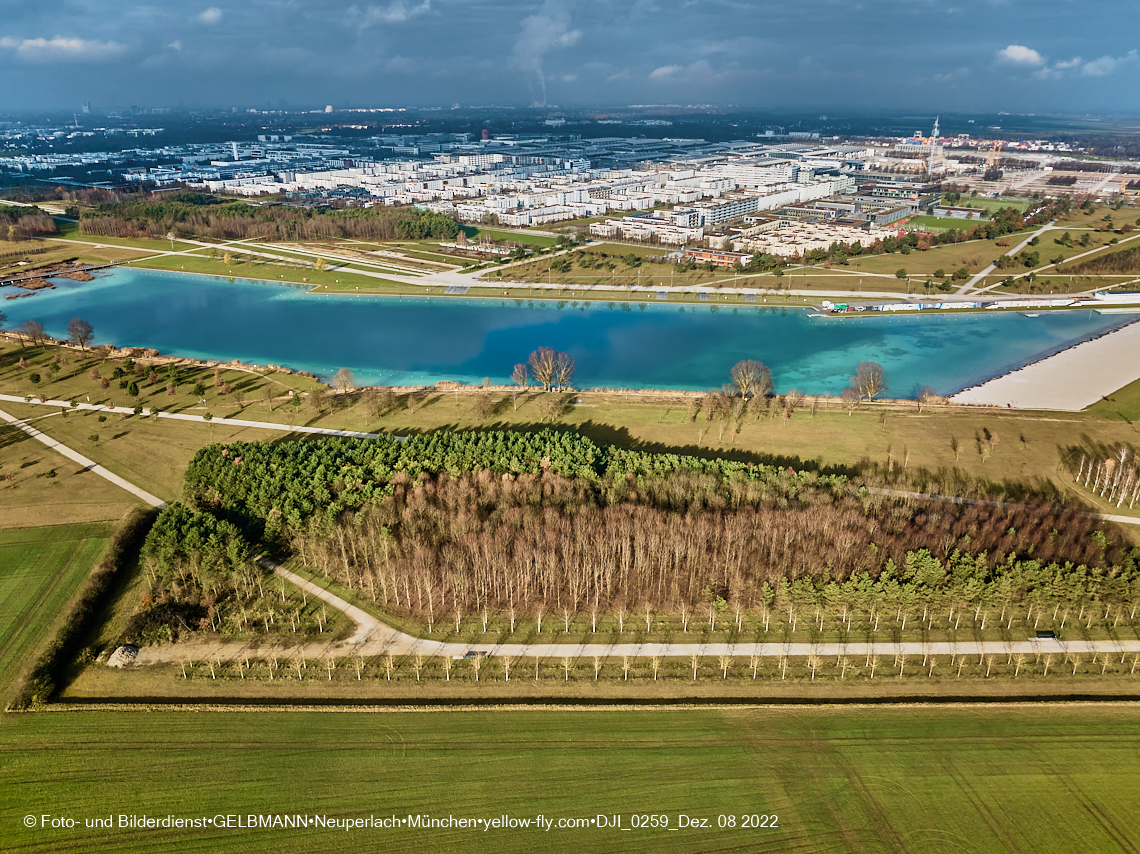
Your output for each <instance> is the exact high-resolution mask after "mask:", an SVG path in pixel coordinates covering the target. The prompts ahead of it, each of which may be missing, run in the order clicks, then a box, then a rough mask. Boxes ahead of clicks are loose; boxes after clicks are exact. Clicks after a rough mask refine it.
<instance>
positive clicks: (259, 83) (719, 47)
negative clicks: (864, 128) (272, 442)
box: [0, 0, 1140, 113]
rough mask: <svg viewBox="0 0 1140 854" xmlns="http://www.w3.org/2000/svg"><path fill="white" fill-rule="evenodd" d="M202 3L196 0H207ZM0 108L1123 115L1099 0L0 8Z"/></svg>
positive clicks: (1133, 15) (51, 0)
mask: <svg viewBox="0 0 1140 854" xmlns="http://www.w3.org/2000/svg"><path fill="white" fill-rule="evenodd" d="M215 2H216V4H217V5H210V4H211V3H215ZM5 5H6V6H8V7H9V8H6V9H5V16H4V22H3V24H0V62H3V64H4V67H5V81H6V84H7V85H6V86H5V87H3V89H2V90H0V109H4V110H10V111H20V110H37V109H56V110H59V109H76V108H78V107H79V106H80V105H81V104H83V103H85V102H92V103H94V104H96V105H100V104H102V105H110V104H116V105H125V104H137V105H139V106H142V107H150V106H174V105H178V104H183V105H186V106H188V107H195V106H202V107H225V106H230V105H233V106H239V107H243V108H249V107H255V108H261V109H265V108H282V107H288V108H290V109H311V108H314V107H319V106H323V105H324V104H326V103H329V104H332V105H334V106H335V107H338V108H339V107H366V106H378V107H379V106H388V105H397V104H403V105H419V106H427V105H433V104H434V105H439V106H450V105H451V104H452V103H460V104H502V105H516V106H526V105H542V104H558V105H562V106H565V107H568V108H569V107H580V106H586V105H599V106H624V105H628V104H635V103H645V104H668V103H678V104H694V103H698V104H709V105H714V106H723V105H729V104H731V105H735V106H737V107H739V108H742V109H752V108H759V109H763V108H774V109H781V108H789V107H797V106H799V107H804V106H818V107H820V108H828V107H830V108H832V109H836V108H846V109H849V110H855V109H885V108H892V107H895V108H913V107H918V106H923V107H926V108H927V109H928V111H929V112H932V113H934V112H948V111H956V110H957V111H985V110H989V111H999V110H1007V111H1014V112H1019V113H1025V112H1068V113H1073V112H1078V113H1079V112H1113V113H1140V91H1138V90H1137V88H1136V87H1135V86H1134V85H1131V86H1130V85H1128V84H1129V83H1130V82H1132V81H1134V80H1135V79H1136V78H1137V76H1138V74H1140V53H1138V49H1140V37H1138V36H1137V33H1140V7H1136V6H1135V5H1133V4H1121V3H1108V2H1106V0H1088V1H1087V2H1083V3H1079V4H1078V3H1075V2H1072V0H1040V2H1036V3H1034V4H1032V5H1031V6H1030V5H1028V4H1026V3H1023V2H1016V0H958V2H949V3H935V2H932V0H909V2H903V0H877V2H869V0H867V1H866V2H847V0H820V1H819V2H816V3H812V4H767V3H748V2H740V0H701V2H699V3H695V2H666V0H633V2H616V0H546V2H487V0H383V2H379V3H375V4H368V3H361V2H350V0H236V1H235V2H222V0H207V2H205V3H201V4H198V5H190V6H187V5H180V6H174V5H170V6H153V5H142V4H137V3H131V2H127V3H123V2H118V1H117V0H116V2H110V0H80V2H77V3H76V2H72V3H65V2H63V0H45V2H43V3H39V4H15V3H11V2H10V3H7V4H5Z"/></svg>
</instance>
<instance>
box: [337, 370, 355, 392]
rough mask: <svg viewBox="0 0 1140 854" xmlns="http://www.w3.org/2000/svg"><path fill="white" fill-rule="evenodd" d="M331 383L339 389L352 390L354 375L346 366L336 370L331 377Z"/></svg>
mask: <svg viewBox="0 0 1140 854" xmlns="http://www.w3.org/2000/svg"><path fill="white" fill-rule="evenodd" d="M333 385H334V386H336V387H337V388H338V389H340V390H341V391H352V390H353V389H354V388H356V377H354V376H353V375H352V371H351V370H349V369H348V368H341V369H340V370H339V371H337V372H336V376H334V377H333Z"/></svg>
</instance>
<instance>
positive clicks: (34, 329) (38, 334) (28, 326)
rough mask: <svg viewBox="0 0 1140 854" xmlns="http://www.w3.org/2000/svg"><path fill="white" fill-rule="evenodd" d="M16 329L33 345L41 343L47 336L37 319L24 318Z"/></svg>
mask: <svg viewBox="0 0 1140 854" xmlns="http://www.w3.org/2000/svg"><path fill="white" fill-rule="evenodd" d="M16 331H17V332H19V333H20V334H21V335H23V336H25V337H26V338H28V339H29V340H30V341H31V342H32V346H33V347H35V346H39V345H42V344H43V343H44V339H45V338H46V337H47V333H45V332H44V325H43V324H42V323H40V322H39V321H38V320H25V321H24V322H23V323H21V324H20V325H19V327H18V328H17V329H16Z"/></svg>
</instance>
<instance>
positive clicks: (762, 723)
mask: <svg viewBox="0 0 1140 854" xmlns="http://www.w3.org/2000/svg"><path fill="white" fill-rule="evenodd" d="M1138 740H1140V737H1138V735H1137V718H1136V714H1135V710H1134V709H1132V708H1131V707H1130V706H1118V705H1111V706H1098V707H1088V706H1076V707H1066V708H1058V709H1040V708H1010V707H991V708H988V709H985V710H981V711H980V710H978V709H976V708H970V709H961V708H943V709H922V710H918V709H914V708H897V709H797V710H795V713H794V714H792V713H789V710H786V709H763V708H760V709H708V710H681V709H678V710H670V711H660V712H655V713H646V712H643V711H634V712H631V711H594V712H586V713H583V712H567V711H550V710H544V711H523V710H519V711H473V712H468V713H465V714H443V715H441V714H425V713H404V714H384V715H375V714H353V713H343V712H336V713H331V712H326V713H321V712H312V711H298V712H292V713H290V712H266V713H262V714H257V713H254V714H248V713H246V714H243V713H240V712H218V713H214V714H201V713H187V712H164V713H161V714H153V713H152V714H141V713H132V714H123V713H117V712H84V713H74V714H49V715H25V716H20V717H16V718H12V719H9V720H7V721H5V723H4V726H3V727H2V728H0V756H2V759H0V763H2V764H3V766H4V768H5V776H6V780H5V787H6V791H7V792H8V799H7V801H8V802H7V808H6V810H5V814H6V817H7V820H8V822H9V831H8V838H9V845H10V846H12V847H18V848H19V849H20V850H25V851H29V852H37V851H60V850H68V849H77V848H86V847H90V846H91V845H92V844H95V845H98V846H99V847H100V848H104V849H118V850H126V849H128V848H134V847H154V846H155V845H156V844H158V845H161V846H162V847H163V849H164V850H167V851H172V852H178V851H187V850H194V851H199V850H203V849H219V848H227V849H230V848H238V847H240V848H241V849H242V850H244V851H250V852H259V851H266V852H268V851H274V852H291V851H297V852H301V851H311V850H312V849H313V848H314V847H318V848H327V847H329V846H332V845H345V844H347V845H350V846H351V847H352V848H353V849H354V850H357V851H423V850H426V849H431V850H436V851H465V852H476V851H495V852H516V851H517V852H536V851H538V852H547V851H549V852H555V851H581V852H590V851H615V850H631V851H632V850H639V851H640V850H652V851H656V852H665V854H667V852H682V851H694V850H701V851H710V850H734V849H740V850H782V851H787V850H793V849H794V850H796V851H803V852H814V851H820V852H823V851H835V850H840V849H842V850H859V851H873V850H890V851H912V850H923V851H931V852H941V851H946V852H958V851H962V850H967V849H968V850H972V851H988V852H1002V851H1010V852H1024V851H1034V852H1039V854H1053V852H1057V854H1067V852H1070V851H1073V850H1076V849H1080V850H1083V851H1102V850H1103V851H1107V850H1131V849H1132V848H1133V847H1135V846H1136V845H1137V843H1138V841H1140V839H1138V836H1137V832H1136V829H1135V828H1136V824H1135V821H1133V819H1132V815H1133V803H1132V801H1133V794H1134V793H1135V791H1137V789H1138V787H1140V771H1138V770H1137V768H1136V763H1135V762H1134V761H1133V758H1134V756H1135V753H1136V750H1137V748H1138V747H1140V744H1138ZM207 781H208V783H207ZM281 813H287V814H294V813H302V814H307V815H309V816H313V815H326V816H330V817H333V816H335V817H337V818H341V819H344V818H356V817H362V818H363V817H368V816H376V817H378V818H379V817H384V818H388V817H390V816H392V815H395V816H396V817H398V818H401V819H406V818H407V817H408V816H409V815H431V816H434V817H436V818H446V817H447V816H455V817H456V818H460V817H462V818H487V819H492V818H498V817H500V816H503V815H508V816H512V817H514V818H518V819H531V820H532V821H533V819H534V818H535V817H536V816H538V815H543V816H545V817H546V818H547V819H552V820H554V821H556V822H557V821H558V820H559V819H577V818H582V819H586V823H585V825H584V826H583V827H581V828H574V829H571V828H559V827H557V826H555V827H553V828H552V829H550V830H549V831H546V830H538V829H535V828H533V827H532V828H530V829H523V828H517V829H494V828H492V829H490V830H484V829H483V827H481V826H480V827H478V828H474V829H470V828H469V829H462V828H449V829H429V830H420V829H410V828H408V827H407V826H406V825H403V826H400V825H398V826H397V827H395V828H392V829H380V828H369V829H355V830H350V831H346V830H344V829H343V828H341V829H336V830H334V829H331V828H330V829H324V828H320V827H314V826H309V827H307V828H301V829H287V830H286V829H238V828H232V829H222V828H217V827H214V826H211V825H207V826H206V827H204V828H201V829H195V828H190V829H169V830H165V829H139V828H129V827H123V828H120V827H118V826H117V825H118V819H117V816H118V815H120V814H124V815H143V814H145V815H148V816H153V817H165V816H167V815H169V814H172V815H175V816H177V817H191V816H209V817H212V816H214V815H223V816H224V815H234V814H240V815H242V816H245V815H248V814H255V815H257V814H281ZM41 814H52V815H56V816H59V815H66V816H71V817H73V818H75V819H76V820H77V826H75V827H73V828H51V827H47V828H41V827H33V828H26V827H25V826H24V825H23V821H22V818H23V816H25V815H34V816H39V815H41ZM615 814H616V815H620V816H621V828H623V829H620V830H619V829H617V828H599V827H597V825H596V824H594V825H592V826H591V825H590V824H589V820H590V819H595V820H596V817H597V816H598V815H615ZM635 815H638V816H641V815H646V816H648V815H655V816H665V817H667V818H666V819H665V822H666V826H664V827H653V828H638V829H632V825H633V823H634V819H633V816H635ZM682 815H684V816H690V817H693V818H696V819H698V823H699V821H700V820H707V826H706V827H693V826H689V827H679V824H680V816H682ZM745 815H747V816H752V815H756V816H776V817H777V818H776V819H775V821H774V822H773V821H772V820H771V819H769V820H768V821H766V822H764V823H765V824H768V825H771V824H773V823H774V824H775V825H776V826H775V827H771V826H769V827H761V828H746V827H742V825H743V824H744V821H745V820H744V819H743V818H742V816H745ZM108 816H111V817H112V822H111V825H112V826H111V827H109V828H96V829H90V828H87V827H85V821H86V820H89V819H95V818H100V817H101V818H107V817H108ZM720 816H725V817H727V816H732V817H733V819H732V824H733V825H734V826H732V827H728V826H725V827H720V826H719V825H721V824H725V825H728V824H729V821H728V819H727V818H725V819H719V817H720ZM638 823H639V824H640V823H641V822H638ZM645 823H646V824H648V822H645ZM757 823H760V822H757Z"/></svg>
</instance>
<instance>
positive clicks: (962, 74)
mask: <svg viewBox="0 0 1140 854" xmlns="http://www.w3.org/2000/svg"><path fill="white" fill-rule="evenodd" d="M969 76H970V69H969V68H967V67H966V66H964V65H963V66H961V67H959V68H955V69H954V70H953V71H945V72H943V73H941V74H935V75H934V80H936V81H937V82H939V83H954V82H956V81H958V80H964V79H965V78H967V77H969Z"/></svg>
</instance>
